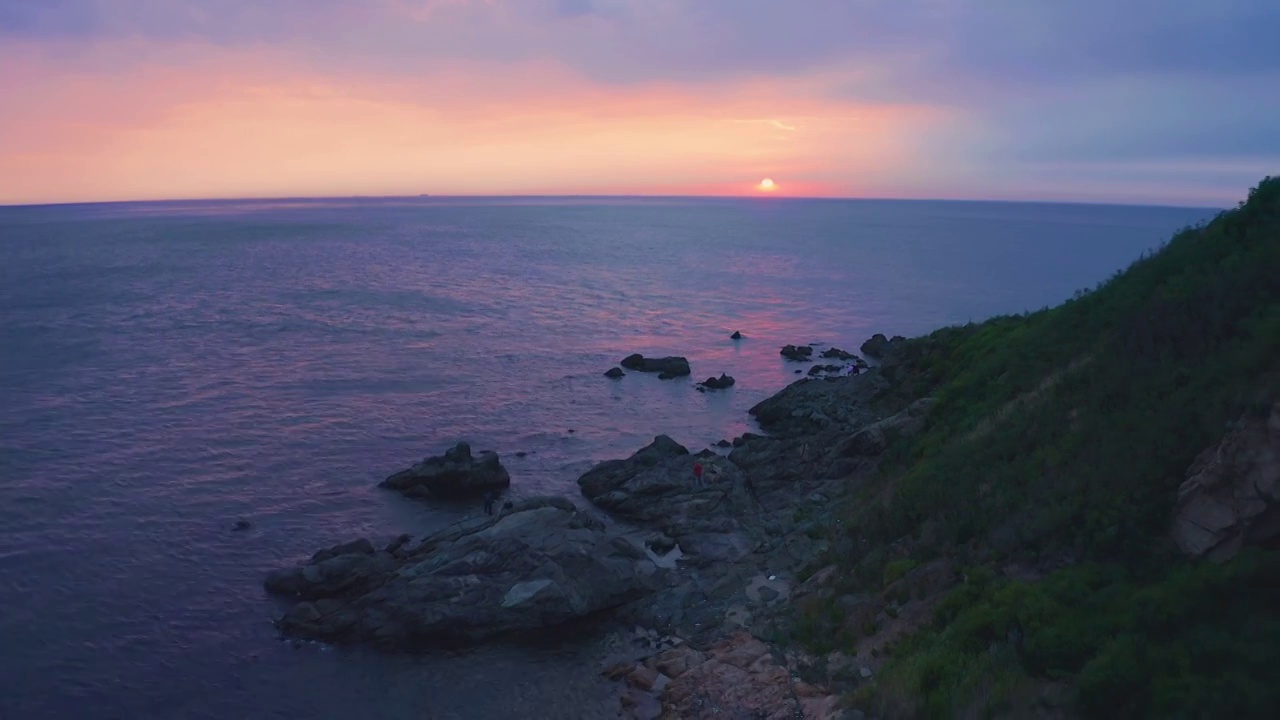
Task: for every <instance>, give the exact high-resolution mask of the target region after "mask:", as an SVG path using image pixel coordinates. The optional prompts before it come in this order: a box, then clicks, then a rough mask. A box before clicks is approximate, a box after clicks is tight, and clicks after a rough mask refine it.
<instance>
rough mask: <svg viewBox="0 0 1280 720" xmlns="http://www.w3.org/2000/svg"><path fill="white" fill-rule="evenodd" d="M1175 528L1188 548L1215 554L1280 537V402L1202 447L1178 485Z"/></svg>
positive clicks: (1191, 551) (1231, 553)
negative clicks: (1210, 445)
mask: <svg viewBox="0 0 1280 720" xmlns="http://www.w3.org/2000/svg"><path fill="white" fill-rule="evenodd" d="M1172 534H1173V539H1174V542H1176V543H1177V544H1178V547H1179V548H1181V549H1182V551H1183V552H1184V553H1186V554H1187V555H1190V556H1191V557H1196V558H1199V557H1205V558H1208V559H1210V560H1227V559H1229V558H1231V557H1232V556H1234V555H1235V554H1236V553H1237V552H1239V551H1240V548H1241V547H1242V546H1244V545H1259V544H1266V543H1273V542H1275V541H1276V540H1277V539H1280V402H1278V403H1275V404H1274V405H1272V406H1271V410H1270V413H1269V414H1268V415H1267V416H1266V417H1246V418H1243V419H1241V421H1240V422H1238V423H1236V426H1235V428H1234V429H1233V430H1231V431H1230V432H1228V433H1227V434H1226V436H1225V437H1223V438H1222V441H1221V442H1219V443H1218V444H1217V445H1215V446H1213V447H1210V448H1208V449H1206V450H1205V451H1204V452H1202V453H1200V455H1199V456H1198V457H1197V458H1196V460H1195V462H1194V463H1192V464H1191V467H1190V468H1189V469H1188V470H1187V479H1186V481H1185V482H1183V483H1182V486H1181V487H1179V488H1178V503H1177V506H1176V508H1175V510H1174V520H1173V530H1172Z"/></svg>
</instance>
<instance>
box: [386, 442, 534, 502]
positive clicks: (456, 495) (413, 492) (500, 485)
mask: <svg viewBox="0 0 1280 720" xmlns="http://www.w3.org/2000/svg"><path fill="white" fill-rule="evenodd" d="M510 485H511V475H509V474H508V473H507V469H506V468H504V467H502V463H501V462H499V460H498V454H497V453H494V452H488V451H485V452H482V453H480V455H479V456H478V457H472V456H471V446H470V445H468V444H467V443H465V442H460V443H458V444H457V445H455V446H453V447H452V448H450V449H449V450H448V451H447V452H445V454H444V455H443V456H439V457H429V458H426V459H425V460H423V461H422V462H420V463H418V464H417V465H414V466H413V467H411V468H409V469H408V470H402V471H400V472H398V473H396V474H395V475H392V476H391V477H389V478H387V479H386V480H383V481H382V487H385V488H390V489H392V490H396V491H399V492H401V493H404V494H405V495H407V496H409V497H434V498H443V499H464V498H470V497H477V496H480V495H483V494H484V493H486V492H489V491H491V490H502V489H505V488H507V487H509V486H510Z"/></svg>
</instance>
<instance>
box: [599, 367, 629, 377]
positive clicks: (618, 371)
mask: <svg viewBox="0 0 1280 720" xmlns="http://www.w3.org/2000/svg"><path fill="white" fill-rule="evenodd" d="M604 376H605V377H607V378H614V379H617V378H620V377H625V376H626V373H624V372H622V368H609V369H608V370H605V371H604Z"/></svg>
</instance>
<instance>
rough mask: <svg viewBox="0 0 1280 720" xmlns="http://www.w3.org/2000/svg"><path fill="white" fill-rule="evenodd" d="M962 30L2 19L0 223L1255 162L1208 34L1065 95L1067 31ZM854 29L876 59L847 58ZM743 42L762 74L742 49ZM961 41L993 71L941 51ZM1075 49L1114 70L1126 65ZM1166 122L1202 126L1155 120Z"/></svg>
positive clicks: (1129, 183) (806, 190)
mask: <svg viewBox="0 0 1280 720" xmlns="http://www.w3.org/2000/svg"><path fill="white" fill-rule="evenodd" d="M1244 1H1247V0H1242V2H1244ZM864 5H865V7H864ZM1053 7H1056V6H1053ZM1072 7H1075V6H1074V5H1073V6H1072ZM975 12H976V11H975ZM1058 12H1059V11H1058V10H1054V9H1051V7H1050V6H1049V5H1045V7H1043V8H1040V7H1039V6H1037V8H1036V9H1029V10H1028V11H1027V12H1026V13H1024V14H1022V15H1017V16H1016V17H1020V18H1023V20H1025V21H1026V22H1033V21H1034V22H1045V23H1049V22H1050V21H1052V20H1053V18H1054V17H1055V13H1058ZM1080 12H1085V11H1083V10H1082V11H1080ZM968 13H969V10H967V9H963V8H961V7H959V6H957V7H956V8H952V9H950V10H946V11H945V12H944V11H943V10H942V9H941V8H939V9H938V10H937V11H935V12H932V13H928V12H925V11H924V10H917V9H909V8H907V7H906V6H900V5H899V4H897V3H885V4H883V6H879V5H876V4H874V3H872V4H862V3H843V2H841V3H835V2H821V3H816V4H814V5H813V6H808V5H806V6H804V9H800V8H798V7H796V8H793V7H791V6H790V5H786V6H784V4H781V3H772V4H766V3H745V4H742V3H736V2H734V3H731V2H728V1H727V0H705V1H704V2H697V3H694V2H692V1H691V0H672V1H671V2H663V3H648V2H644V3H642V2H639V1H638V0H612V1H611V2H608V3H606V2H603V1H601V0H560V1H559V2H551V1H550V0H546V1H545V2H544V1H543V0H538V1H537V2H527V3H517V2H514V0H483V1H481V0H414V1H406V0H370V1H369V2H355V1H354V0H332V1H330V2H325V3H310V2H301V0H279V1H278V2H272V3H266V2H253V1H252V0H226V2H218V3H214V2H208V1H206V0H173V1H172V2H166V3H155V2H152V1H150V0H113V2H110V3H105V2H97V1H96V0H68V1H67V2H60V3H37V2H18V3H17V4H16V5H15V4H7V3H6V4H3V5H0V97H3V98H4V102H2V103H0V203H34V202H63V201H82V200H126V199H164V198H191V197H261V196H281V195H285V196H301V195H417V194H421V193H430V194H440V195H443V194H656V195H669V194H688V195H748V194H758V193H762V192H778V191H779V190H780V186H778V185H776V184H774V185H769V184H766V182H760V183H759V184H757V185H748V184H744V183H743V180H742V179H743V178H744V177H751V176H752V175H755V176H756V177H760V175H759V174H757V173H759V172H760V171H759V168H760V167H762V166H767V167H769V168H770V169H771V171H774V172H777V173H778V174H783V173H785V177H786V195H787V196H788V197H800V196H863V197H943V198H945V197H970V198H972V197H990V198H1008V199H1034V198H1051V199H1061V200H1090V199H1105V200H1108V201H1135V202H1147V201H1150V202H1182V203H1204V202H1209V201H1212V200H1215V199H1222V200H1226V199H1230V198H1236V197H1238V196H1239V195H1240V193H1241V191H1242V189H1243V188H1247V187H1248V185H1249V184H1250V183H1251V182H1253V181H1254V180H1256V178H1257V177H1259V176H1261V175H1263V174H1265V173H1266V172H1268V171H1272V172H1273V171H1275V169H1276V167H1278V166H1280V161H1277V158H1280V143H1277V142H1276V138H1277V137H1280V136H1277V135H1276V134H1275V133H1274V132H1272V131H1271V128H1270V127H1269V126H1268V124H1267V123H1265V122H1263V121H1262V119H1263V118H1269V117H1274V116H1275V115H1276V114H1280V96H1276V97H1271V96H1269V95H1266V94H1261V95H1260V94H1259V93H1257V92H1253V91H1252V90H1251V89H1250V88H1252V87H1262V86H1264V85H1265V82H1264V81H1263V80H1264V79H1263V78H1258V80H1257V84H1256V85H1251V84H1246V83H1244V82H1243V81H1240V80H1237V79H1236V76H1235V75H1232V74H1230V72H1228V71H1229V69H1230V67H1231V65H1230V62H1231V61H1230V57H1229V56H1230V52H1231V51H1232V49H1233V48H1236V47H1243V46H1244V43H1245V39H1241V38H1236V39H1235V41H1233V42H1232V41H1230V40H1231V37H1232V36H1231V35H1230V33H1229V32H1227V30H1226V29H1224V30H1223V32H1222V33H1221V34H1219V35H1214V34H1213V33H1206V34H1205V37H1208V38H1219V37H1221V38H1223V39H1224V40H1223V42H1222V43H1221V47H1219V45H1218V44H1215V45H1214V47H1205V48H1201V50H1202V52H1200V53H1198V54H1197V56H1196V57H1215V58H1218V60H1215V62H1216V63H1217V65H1215V67H1218V66H1219V65H1220V66H1221V67H1222V68H1226V69H1225V70H1224V71H1223V72H1226V73H1227V74H1226V75H1224V76H1223V77H1216V76H1214V75H1213V74H1212V73H1209V72H1208V71H1203V72H1202V71H1200V70H1196V69H1194V68H1192V69H1191V70H1188V71H1187V72H1186V75H1185V77H1181V76H1179V77H1178V78H1175V77H1174V75H1171V74H1170V73H1172V72H1174V71H1172V70H1171V71H1169V72H1164V73H1156V72H1155V71H1151V72H1150V73H1148V74H1147V75H1142V74H1141V73H1140V72H1138V71H1136V70H1135V71H1130V72H1120V69H1121V68H1118V69H1117V71H1116V72H1108V73H1101V74H1097V75H1088V74H1087V73H1085V71H1084V70H1071V71H1070V72H1073V73H1076V75H1072V76H1071V77H1070V78H1069V79H1070V82H1069V83H1067V82H1066V80H1067V79H1068V78H1067V77H1066V76H1065V73H1067V72H1068V69H1069V68H1070V67H1075V66H1074V65H1069V64H1068V60H1069V57H1070V56H1069V54H1064V55H1061V56H1059V55H1058V54H1057V53H1059V52H1061V53H1069V52H1070V53H1073V52H1075V50H1074V48H1075V47H1076V45H1073V44H1072V43H1073V40H1072V38H1071V37H1070V36H1068V35H1064V36H1063V39H1062V41H1061V42H1062V49H1061V50H1060V49H1059V48H1058V46H1057V45H1056V44H1047V45H1043V46H1041V45H1038V44H1036V43H1023V44H1013V45H1009V46H1008V47H1005V46H1003V45H999V44H1000V43H1003V42H1005V39H1006V38H1013V37H1018V36H1019V33H1017V32H1008V30H1009V28H1006V27H1003V26H999V27H997V26H992V27H987V26H985V25H983V24H982V23H980V22H978V20H980V19H981V18H982V17H986V16H982V15H976V16H974V18H968ZM1011 16H1012V14H1011ZM966 18H968V19H969V20H970V22H969V24H967V25H966V24H965V23H964V22H959V20H963V19H966ZM1192 19H1194V20H1195V22H1196V23H1203V22H1206V21H1205V20H1204V19H1203V18H1199V17H1196V18H1189V16H1188V18H1184V17H1183V15H1180V14H1179V13H1177V12H1172V11H1171V12H1169V13H1165V14H1163V15H1161V17H1160V22H1159V24H1158V27H1148V25H1147V23H1148V22H1149V18H1146V17H1142V18H1136V19H1135V20H1134V22H1138V21H1139V20H1141V23H1142V26H1143V27H1144V28H1146V30H1144V33H1146V34H1147V35H1150V37H1151V38H1152V39H1150V40H1149V42H1152V43H1155V42H1157V41H1159V42H1164V38H1165V37H1166V36H1167V37H1168V42H1169V43H1171V46H1170V47H1185V46H1186V44H1185V43H1184V42H1182V41H1181V40H1180V39H1178V38H1180V37H1182V35H1180V34H1179V33H1180V32H1181V31H1182V26H1181V25H1179V23H1181V22H1182V21H1183V20H1187V22H1191V20H1192ZM1108 22H1111V20H1110V19H1109V20H1108ZM1050 24H1051V25H1052V23H1050ZM1255 25H1257V26H1261V25H1262V24H1261V23H1255ZM1047 26H1048V25H1047ZM952 27H965V28H972V31H973V32H975V33H979V32H980V33H985V34H983V35H982V38H981V39H982V42H968V43H967V44H963V45H956V46H955V47H951V48H950V51H949V52H941V55H940V56H939V57H942V58H945V59H946V62H945V63H944V64H939V65H937V66H936V67H935V66H931V65H930V62H932V60H934V59H937V58H934V57H933V54H937V53H933V54H930V53H931V52H932V51H930V52H925V51H924V50H921V52H920V53H918V54H917V55H918V57H919V58H920V59H919V60H918V61H912V62H906V61H905V60H903V58H906V57H916V55H912V53H911V52H910V48H912V47H918V48H932V47H934V46H937V45H938V44H939V43H942V44H943V45H945V44H946V43H950V42H952V41H953V39H952V38H951V37H950V35H948V34H947V33H949V32H951V31H950V30H949V28H952ZM1071 27H1074V26H1070V27H1068V28H1067V29H1066V30H1064V32H1066V31H1067V30H1070V29H1071ZM1224 27H1225V26H1224ZM1234 27H1235V26H1232V28H1234ZM779 28H786V29H787V32H786V33H785V37H786V38H792V37H794V38H795V40H794V41H792V40H785V41H784V40H780V39H779V38H780V37H782V36H780V35H779V34H778V30H779ZM850 28H852V29H853V30H850ZM836 29H839V32H836ZM713 30H714V31H713ZM1232 32H1235V30H1232ZM1162 33H1163V34H1162ZM882 35H886V36H891V37H890V38H889V39H891V40H892V41H893V42H888V41H876V42H869V41H867V40H868V38H871V39H875V38H881V36H882ZM707 37H715V38H717V40H716V42H714V43H708V42H706V38H707ZM1144 37H1145V36H1144ZM963 39H964V38H960V39H959V40H955V42H960V40H963ZM970 40H972V39H970ZM1216 42H1217V41H1216V40H1215V43H1216ZM766 45H767V46H769V47H771V48H772V50H771V52H770V53H769V54H768V56H767V57H766V56H762V55H761V54H760V53H759V52H756V51H755V50H754V49H755V48H759V47H761V46H766ZM997 45H998V46H999V48H997V47H995V46H997ZM987 46H991V48H992V49H991V52H992V53H993V54H992V56H991V58H996V57H999V58H1002V59H1003V58H1006V57H1007V58H1010V59H1018V62H1017V63H1015V64H1011V65H1009V67H1008V68H1006V67H1004V66H1003V65H992V64H991V63H992V62H994V61H993V60H991V59H990V58H984V57H970V56H968V55H965V53H967V52H969V50H968V48H971V47H987ZM891 48H898V50H895V51H892V52H891V51H890V49H891ZM1000 48H1002V49H1000ZM1095 50H1096V51H1097V52H1099V53H1104V54H1105V53H1112V54H1113V55H1115V57H1116V58H1117V60H1116V62H1117V63H1119V62H1120V61H1121V60H1123V59H1124V58H1125V57H1127V56H1125V55H1124V54H1123V53H1125V52H1128V51H1129V49H1128V46H1127V45H1124V46H1121V45H1117V46H1116V47H1115V48H1112V47H1111V46H1110V45H1106V44H1105V43H1104V44H1103V45H1102V46H1099V47H1097V48H1095ZM1001 52H1003V53H1005V55H1000V53H1001ZM1037 53H1039V54H1037ZM1100 58H1101V59H1100V60H1099V63H1100V64H1099V67H1102V66H1105V65H1106V62H1105V60H1106V57H1101V56H1100ZM939 62H940V61H939ZM1002 62H1003V60H1002ZM1188 62H1190V60H1188ZM1081 67H1083V66H1081ZM1090 67H1091V66H1090ZM1189 67H1190V66H1189ZM1274 69H1275V68H1273V69H1267V68H1260V69H1259V70H1258V72H1262V73H1269V72H1271V71H1272V70H1274ZM1179 72H1181V71H1179ZM1024 77H1031V78H1034V77H1041V78H1042V79H1041V80H1038V81H1035V82H1031V83H1026V82H1023V79H1024ZM1059 77H1061V78H1062V83H1061V84H1058V78H1059ZM1175 79H1177V80H1178V81H1177V82H1174V80H1175ZM1277 81H1280V78H1277ZM1190 98H1197V99H1198V100H1197V101H1196V102H1194V103H1192V102H1190V101H1189V99H1190ZM1257 103H1262V105H1263V106H1256V105H1257ZM1099 106H1106V107H1110V108H1113V109H1114V112H1112V113H1111V114H1110V115H1109V116H1108V117H1109V119H1108V120H1107V121H1106V122H1101V121H1097V120H1095V119H1094V117H1093V115H1086V114H1083V113H1084V111H1083V110H1081V108H1093V107H1099ZM1193 107H1194V108H1212V109H1213V111H1212V113H1209V114H1205V113H1201V114H1197V113H1192V112H1190V111H1188V112H1181V111H1179V112H1172V111H1169V109H1170V108H1193ZM1125 108H1129V109H1127V110H1126V109H1125ZM1273 111H1274V112H1273Z"/></svg>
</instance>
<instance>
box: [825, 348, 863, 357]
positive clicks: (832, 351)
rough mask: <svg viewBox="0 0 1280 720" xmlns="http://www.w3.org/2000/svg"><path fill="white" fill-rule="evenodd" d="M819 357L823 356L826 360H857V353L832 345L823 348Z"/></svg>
mask: <svg viewBox="0 0 1280 720" xmlns="http://www.w3.org/2000/svg"><path fill="white" fill-rule="evenodd" d="M820 357H824V358H826V359H828V360H857V359H858V356H857V355H854V354H853V353H851V352H845V351H844V350H841V349H840V348H834V347H833V348H827V349H826V350H823V351H822V355H821V356H820Z"/></svg>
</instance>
